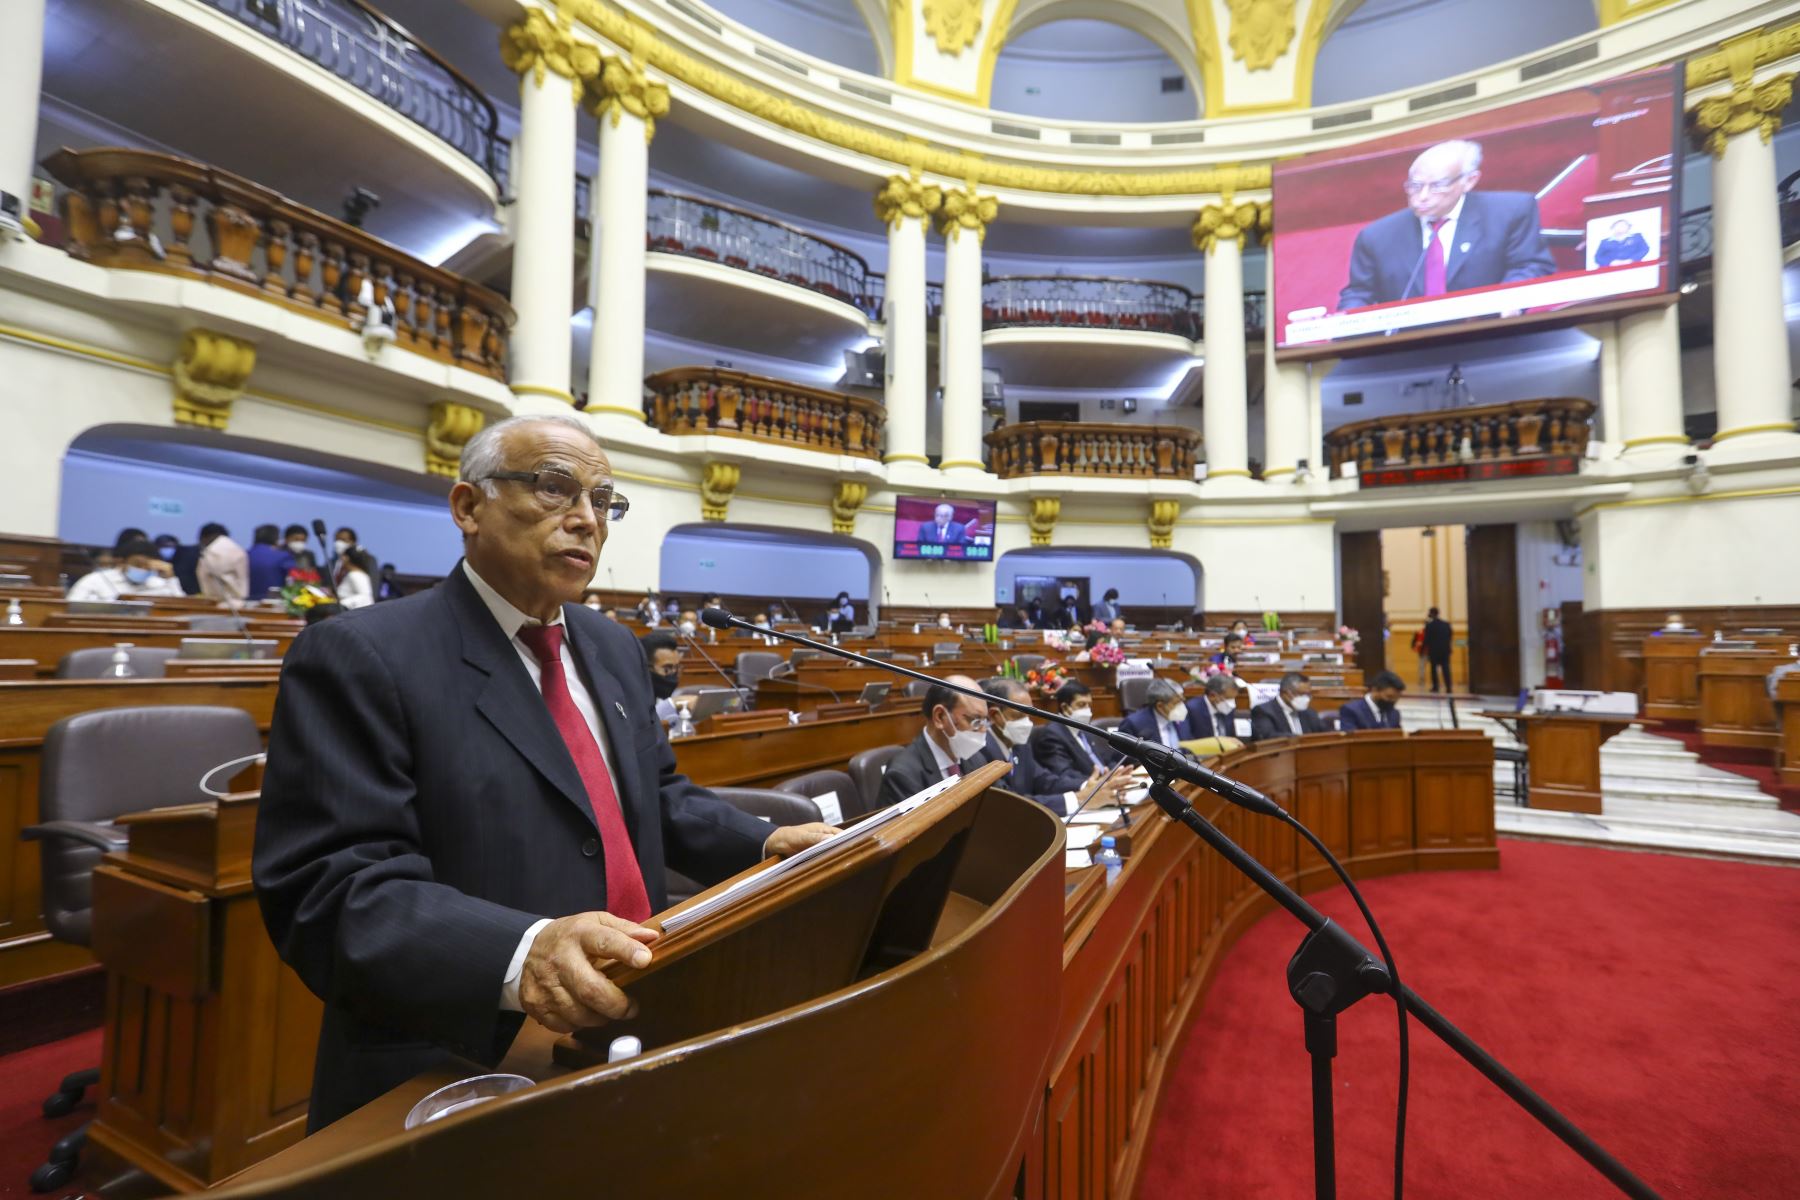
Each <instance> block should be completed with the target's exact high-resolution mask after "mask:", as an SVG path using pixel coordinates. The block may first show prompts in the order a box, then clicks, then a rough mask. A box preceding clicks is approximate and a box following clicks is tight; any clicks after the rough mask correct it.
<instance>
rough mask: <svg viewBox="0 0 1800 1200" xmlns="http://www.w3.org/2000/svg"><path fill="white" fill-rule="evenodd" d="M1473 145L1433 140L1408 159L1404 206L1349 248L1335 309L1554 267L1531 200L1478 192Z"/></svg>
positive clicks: (1510, 279) (1477, 152)
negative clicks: (1347, 267)
mask: <svg viewBox="0 0 1800 1200" xmlns="http://www.w3.org/2000/svg"><path fill="white" fill-rule="evenodd" d="M1480 180H1481V146H1480V144H1479V143H1476V142H1463V141H1456V142H1439V143H1438V144H1437V145H1435V146H1433V147H1431V148H1430V149H1428V150H1426V151H1425V152H1424V153H1422V154H1420V155H1419V156H1418V157H1417V158H1415V159H1413V162H1412V168H1411V169H1410V170H1409V171H1407V173H1406V182H1405V183H1404V184H1402V185H1401V186H1402V190H1403V191H1404V192H1405V193H1406V207H1405V208H1403V209H1400V210H1399V211H1398V212H1391V213H1389V214H1388V215H1387V216H1385V217H1382V218H1381V219H1380V220H1378V221H1374V222H1371V223H1370V224H1369V225H1367V226H1366V227H1364V229H1363V231H1362V232H1361V233H1359V234H1357V235H1356V245H1355V246H1354V247H1353V248H1352V249H1351V251H1350V278H1349V281H1348V282H1346V283H1345V284H1344V288H1343V290H1342V291H1341V292H1339V293H1338V310H1339V311H1340V312H1345V311H1348V310H1350V309H1352V308H1364V307H1367V306H1368V305H1371V304H1386V303H1388V302H1389V301H1393V300H1409V299H1414V298H1416V297H1420V296H1442V295H1444V294H1445V293H1446V292H1455V291H1462V290H1464V289H1467V288H1480V287H1491V286H1492V285H1494V284H1497V283H1515V282H1518V281H1519V280H1524V279H1536V278H1538V277H1539V276H1541V275H1549V274H1551V273H1552V272H1554V271H1555V270H1556V262H1555V260H1554V259H1552V258H1551V257H1550V251H1549V248H1548V247H1546V246H1545V245H1544V235H1543V230H1542V229H1541V228H1540V226H1541V225H1542V221H1541V220H1540V219H1539V217H1538V206H1537V198H1536V197H1534V196H1532V195H1531V193H1529V192H1478V191H1475V190H1474V189H1475V185H1476V184H1477V183H1479V182H1480Z"/></svg>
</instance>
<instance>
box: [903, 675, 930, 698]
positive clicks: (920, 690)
mask: <svg viewBox="0 0 1800 1200" xmlns="http://www.w3.org/2000/svg"><path fill="white" fill-rule="evenodd" d="M930 690H931V685H930V684H929V683H926V682H925V681H924V680H923V679H915V680H913V681H912V682H911V683H908V684H907V685H906V694H907V695H909V696H911V697H913V698H914V699H915V700H922V699H924V698H925V693H926V692H929V691H930Z"/></svg>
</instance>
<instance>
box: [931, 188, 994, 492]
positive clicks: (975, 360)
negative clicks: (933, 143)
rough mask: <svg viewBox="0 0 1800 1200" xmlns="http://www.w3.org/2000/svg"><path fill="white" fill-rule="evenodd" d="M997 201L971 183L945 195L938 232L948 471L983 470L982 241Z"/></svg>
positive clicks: (940, 365)
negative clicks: (941, 251)
mask: <svg viewBox="0 0 1800 1200" xmlns="http://www.w3.org/2000/svg"><path fill="white" fill-rule="evenodd" d="M999 214H1000V202H999V201H998V200H996V199H994V197H992V196H983V195H981V194H980V193H978V192H977V191H976V190H975V186H974V185H973V184H970V185H969V186H967V187H965V188H963V189H962V190H961V191H948V192H945V193H944V194H943V205H942V206H941V207H940V208H939V209H938V214H937V226H938V232H939V233H941V234H943V235H944V311H943V315H942V316H940V317H939V318H938V380H939V381H940V382H941V383H942V384H943V388H944V427H943V429H942V431H941V433H942V436H941V437H940V438H939V445H940V447H941V448H942V458H941V460H940V462H939V464H938V465H939V467H940V468H941V469H943V470H946V471H982V470H986V468H985V467H984V466H983V465H982V462H981V242H982V239H984V238H985V237H986V236H987V227H988V222H990V221H992V220H993V219H994V218H995V217H996V216H998V215H999Z"/></svg>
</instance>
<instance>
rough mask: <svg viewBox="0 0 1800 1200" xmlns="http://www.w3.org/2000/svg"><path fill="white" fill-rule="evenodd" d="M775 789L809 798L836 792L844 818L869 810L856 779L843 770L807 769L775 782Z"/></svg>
mask: <svg viewBox="0 0 1800 1200" xmlns="http://www.w3.org/2000/svg"><path fill="white" fill-rule="evenodd" d="M775 790H776V791H778V792H791V793H792V794H793V795H796V796H805V797H806V798H807V799H809V800H810V799H812V798H813V797H814V796H823V795H824V794H825V793H826V792H836V793H837V798H838V808H839V810H841V811H842V812H843V814H844V819H845V820H849V819H851V818H852V817H860V816H862V815H863V814H864V813H866V812H868V811H869V807H868V802H867V801H866V800H864V799H863V797H862V793H861V792H860V791H859V790H858V789H857V786H856V781H855V780H854V779H852V778H850V776H849V775H847V774H845V773H844V772H843V771H808V772H807V773H806V774H804V775H801V776H799V777H797V778H794V779H787V780H783V781H782V782H780V783H778V784H776V785H775Z"/></svg>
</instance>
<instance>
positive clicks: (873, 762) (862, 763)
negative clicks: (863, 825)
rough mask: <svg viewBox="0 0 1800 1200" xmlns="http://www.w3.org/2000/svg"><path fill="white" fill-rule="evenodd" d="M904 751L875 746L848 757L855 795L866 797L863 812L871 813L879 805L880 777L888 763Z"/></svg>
mask: <svg viewBox="0 0 1800 1200" xmlns="http://www.w3.org/2000/svg"><path fill="white" fill-rule="evenodd" d="M904 749H906V747H905V746H877V747H875V748H874V749H873V750H864V751H862V752H861V753H859V754H853V755H851V756H850V778H851V780H852V781H853V782H854V783H855V784H856V794H857V795H858V796H863V797H867V799H866V800H865V801H864V804H865V805H866V807H865V808H864V809H863V811H864V812H873V811H874V810H875V808H876V806H877V805H878V804H879V803H880V801H881V777H882V775H883V774H884V773H885V772H886V771H887V765H888V763H889V762H890V761H892V759H893V757H894V756H895V755H896V754H898V753H900V752H901V751H902V750H904Z"/></svg>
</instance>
